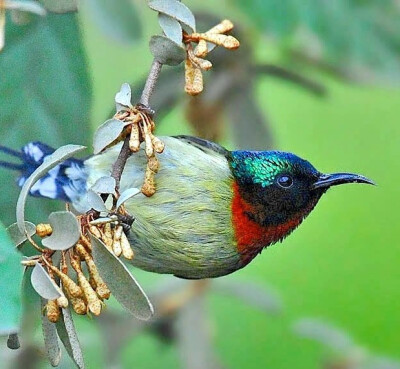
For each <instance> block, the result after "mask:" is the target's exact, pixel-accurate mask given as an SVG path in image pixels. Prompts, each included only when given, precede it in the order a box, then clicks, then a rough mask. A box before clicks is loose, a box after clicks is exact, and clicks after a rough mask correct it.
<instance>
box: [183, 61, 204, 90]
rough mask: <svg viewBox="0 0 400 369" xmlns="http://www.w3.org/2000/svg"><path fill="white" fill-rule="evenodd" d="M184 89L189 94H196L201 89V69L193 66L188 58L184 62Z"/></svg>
mask: <svg viewBox="0 0 400 369" xmlns="http://www.w3.org/2000/svg"><path fill="white" fill-rule="evenodd" d="M185 91H186V92H187V93H188V94H189V95H191V96H196V95H198V94H199V93H201V92H202V91H203V75H202V73H201V69H200V68H197V67H195V66H194V65H193V63H192V62H191V61H190V60H189V59H186V62H185Z"/></svg>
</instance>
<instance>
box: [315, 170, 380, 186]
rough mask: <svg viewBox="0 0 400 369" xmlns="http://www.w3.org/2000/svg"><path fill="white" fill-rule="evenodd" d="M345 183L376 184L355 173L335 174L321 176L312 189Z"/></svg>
mask: <svg viewBox="0 0 400 369" xmlns="http://www.w3.org/2000/svg"><path fill="white" fill-rule="evenodd" d="M344 183H366V184H371V185H374V184H375V183H374V182H373V181H371V180H370V179H369V178H367V177H364V176H360V175H359V174H353V173H333V174H321V176H320V177H319V178H318V180H317V182H315V183H314V184H313V185H312V187H311V188H312V189H313V190H315V189H317V188H328V187H331V186H336V185H340V184H344Z"/></svg>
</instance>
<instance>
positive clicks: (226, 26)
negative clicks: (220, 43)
mask: <svg viewBox="0 0 400 369" xmlns="http://www.w3.org/2000/svg"><path fill="white" fill-rule="evenodd" d="M232 29H233V23H232V22H231V21H230V20H229V19H224V20H223V21H222V22H221V23H219V24H217V25H216V26H214V27H213V28H210V29H209V30H208V31H207V32H206V33H226V32H229V31H232Z"/></svg>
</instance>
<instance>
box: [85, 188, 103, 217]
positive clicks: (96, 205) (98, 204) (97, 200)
mask: <svg viewBox="0 0 400 369" xmlns="http://www.w3.org/2000/svg"><path fill="white" fill-rule="evenodd" d="M86 201H87V205H88V209H94V210H96V211H99V212H107V211H108V210H107V208H106V205H105V204H104V201H103V199H102V197H101V196H100V195H99V194H98V193H96V192H94V191H92V190H89V191H88V192H87V194H86Z"/></svg>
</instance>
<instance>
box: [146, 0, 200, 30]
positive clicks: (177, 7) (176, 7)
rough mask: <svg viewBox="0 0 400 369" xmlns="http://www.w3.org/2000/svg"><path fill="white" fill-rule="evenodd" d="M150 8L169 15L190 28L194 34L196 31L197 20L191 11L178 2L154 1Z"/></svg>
mask: <svg viewBox="0 0 400 369" xmlns="http://www.w3.org/2000/svg"><path fill="white" fill-rule="evenodd" d="M149 7H150V8H151V9H153V10H155V11H157V12H159V13H162V14H166V15H169V16H170V17H172V18H174V19H176V20H177V21H179V22H181V23H183V24H184V25H186V26H188V27H189V28H190V29H191V31H192V32H195V31H196V20H195V18H194V15H193V13H192V12H191V11H190V9H189V8H188V7H187V6H186V5H184V4H182V3H181V2H180V1H178V0H152V1H149Z"/></svg>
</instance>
